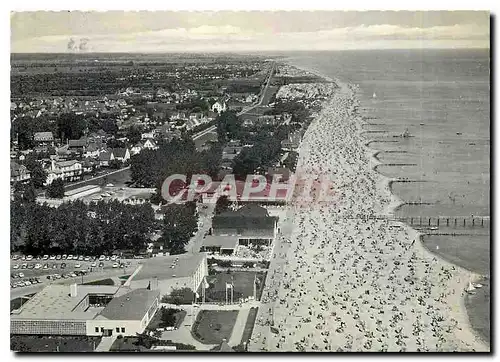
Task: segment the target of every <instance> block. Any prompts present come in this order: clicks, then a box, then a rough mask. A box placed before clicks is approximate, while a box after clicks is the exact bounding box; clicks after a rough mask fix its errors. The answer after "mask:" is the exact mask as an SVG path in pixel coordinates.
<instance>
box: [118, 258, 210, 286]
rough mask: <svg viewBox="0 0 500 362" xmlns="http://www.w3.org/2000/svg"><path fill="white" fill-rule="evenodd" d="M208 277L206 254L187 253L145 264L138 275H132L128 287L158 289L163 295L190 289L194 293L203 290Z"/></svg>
mask: <svg viewBox="0 0 500 362" xmlns="http://www.w3.org/2000/svg"><path fill="white" fill-rule="evenodd" d="M206 276H208V264H207V254H206V253H195V254H191V253H187V254H180V255H170V256H158V257H155V258H152V259H149V260H148V261H147V262H145V263H144V264H143V265H142V266H141V267H140V270H139V271H138V272H137V273H134V274H132V276H131V277H130V280H128V281H127V285H130V287H132V288H147V287H148V286H151V287H153V288H158V290H159V291H160V292H161V294H162V295H166V294H170V293H171V291H172V290H173V289H180V288H190V289H191V290H192V291H193V292H197V291H199V290H200V289H201V286H202V282H203V280H204V278H205V277H206Z"/></svg>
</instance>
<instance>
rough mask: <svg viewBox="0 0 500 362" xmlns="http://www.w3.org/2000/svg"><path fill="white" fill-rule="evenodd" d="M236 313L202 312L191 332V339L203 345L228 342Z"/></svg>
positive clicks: (233, 311) (232, 311)
mask: <svg viewBox="0 0 500 362" xmlns="http://www.w3.org/2000/svg"><path fill="white" fill-rule="evenodd" d="M237 316H238V311H236V310H231V311H219V310H202V311H200V312H199V313H198V316H197V317H196V321H195V322H194V325H193V329H192V331H191V333H192V335H193V337H194V338H195V339H197V340H198V341H200V342H201V343H205V344H219V343H221V342H222V340H223V339H224V338H225V339H226V340H227V341H229V338H230V337H231V333H232V331H233V327H234V323H235V322H236V317H237Z"/></svg>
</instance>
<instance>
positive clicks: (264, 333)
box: [249, 208, 294, 351]
mask: <svg viewBox="0 0 500 362" xmlns="http://www.w3.org/2000/svg"><path fill="white" fill-rule="evenodd" d="M293 214H294V213H293V209H290V208H289V209H288V210H287V211H286V216H285V217H284V218H280V225H279V226H280V229H281V234H280V235H278V237H277V238H276V241H275V245H274V249H273V256H274V257H273V258H272V259H271V261H270V264H269V271H268V272H267V277H266V283H265V286H264V291H263V293H262V297H261V307H260V308H259V309H258V311H257V317H256V320H255V326H254V329H253V332H252V338H251V339H250V341H251V342H252V343H250V344H249V348H250V349H249V350H251V351H259V350H261V348H262V347H263V345H264V346H265V342H264V341H263V340H262V339H261V337H265V338H266V341H269V340H270V338H269V335H270V333H271V329H270V326H269V324H270V323H272V322H273V310H274V305H275V304H276V296H277V293H278V290H279V287H280V282H281V276H282V273H283V270H284V267H285V263H286V262H287V253H288V249H289V248H290V244H289V243H287V242H285V240H287V239H289V238H290V236H291V234H292V231H293V227H294V225H293ZM258 342H260V343H258Z"/></svg>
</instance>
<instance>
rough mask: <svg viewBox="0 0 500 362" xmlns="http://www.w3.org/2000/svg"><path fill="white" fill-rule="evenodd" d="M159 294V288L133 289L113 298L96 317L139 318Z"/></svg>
mask: <svg viewBox="0 0 500 362" xmlns="http://www.w3.org/2000/svg"><path fill="white" fill-rule="evenodd" d="M159 295H160V291H159V290H149V289H135V290H132V291H131V292H129V293H127V294H124V295H121V296H119V297H116V298H113V299H112V300H111V301H110V302H109V303H108V305H107V306H106V307H105V308H104V309H103V311H102V312H101V313H100V314H99V315H98V316H97V319H103V318H105V319H111V320H141V319H142V318H143V317H144V315H145V314H146V313H147V311H148V309H149V308H150V307H151V305H152V304H153V301H154V300H155V299H156V298H158V296H159Z"/></svg>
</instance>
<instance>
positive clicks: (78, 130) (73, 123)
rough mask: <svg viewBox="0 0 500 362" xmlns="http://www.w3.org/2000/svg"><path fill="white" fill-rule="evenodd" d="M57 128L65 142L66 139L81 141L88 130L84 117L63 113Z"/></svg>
mask: <svg viewBox="0 0 500 362" xmlns="http://www.w3.org/2000/svg"><path fill="white" fill-rule="evenodd" d="M57 127H58V134H59V137H60V138H61V139H62V140H63V141H64V140H66V139H79V138H80V137H81V136H83V133H84V131H85V129H86V128H87V122H86V121H85V119H84V118H83V116H82V115H76V114H74V113H63V114H61V115H60V116H59V118H58V120H57Z"/></svg>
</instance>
